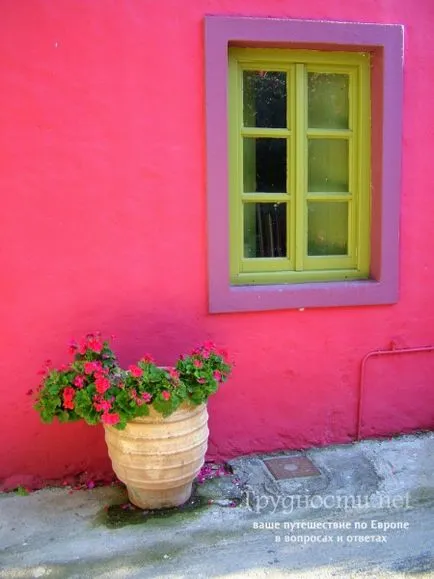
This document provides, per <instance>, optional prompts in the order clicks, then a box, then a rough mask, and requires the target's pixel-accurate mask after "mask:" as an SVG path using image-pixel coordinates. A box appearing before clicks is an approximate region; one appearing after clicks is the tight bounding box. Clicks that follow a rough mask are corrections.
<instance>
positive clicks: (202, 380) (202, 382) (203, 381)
mask: <svg viewBox="0 0 434 579" xmlns="http://www.w3.org/2000/svg"><path fill="white" fill-rule="evenodd" d="M197 381H198V382H199V384H205V383H206V380H205V378H198V379H197Z"/></svg>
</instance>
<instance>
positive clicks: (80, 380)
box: [74, 376, 84, 388]
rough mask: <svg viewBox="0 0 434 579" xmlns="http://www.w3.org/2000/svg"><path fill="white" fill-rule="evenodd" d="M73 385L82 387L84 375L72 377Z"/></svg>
mask: <svg viewBox="0 0 434 579" xmlns="http://www.w3.org/2000/svg"><path fill="white" fill-rule="evenodd" d="M74 386H76V387H77V388H83V386H84V376H76V377H75V378H74Z"/></svg>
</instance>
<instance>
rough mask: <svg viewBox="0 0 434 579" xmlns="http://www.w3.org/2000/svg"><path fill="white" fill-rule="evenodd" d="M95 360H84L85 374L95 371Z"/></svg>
mask: <svg viewBox="0 0 434 579" xmlns="http://www.w3.org/2000/svg"><path fill="white" fill-rule="evenodd" d="M95 370H96V368H95V362H85V363H84V373H85V374H92V373H93V372H95Z"/></svg>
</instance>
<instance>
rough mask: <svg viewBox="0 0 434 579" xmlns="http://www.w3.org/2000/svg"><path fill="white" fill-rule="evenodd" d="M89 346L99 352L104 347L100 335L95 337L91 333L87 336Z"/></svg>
mask: <svg viewBox="0 0 434 579" xmlns="http://www.w3.org/2000/svg"><path fill="white" fill-rule="evenodd" d="M87 347H88V348H89V350H92V351H93V352H97V353H99V352H101V350H102V349H103V347H104V344H103V343H102V342H101V340H100V339H99V337H95V336H94V335H93V334H90V335H89V336H88V338H87Z"/></svg>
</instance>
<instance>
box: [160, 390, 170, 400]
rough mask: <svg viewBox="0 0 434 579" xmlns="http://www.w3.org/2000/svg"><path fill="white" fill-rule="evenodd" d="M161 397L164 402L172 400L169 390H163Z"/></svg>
mask: <svg viewBox="0 0 434 579" xmlns="http://www.w3.org/2000/svg"><path fill="white" fill-rule="evenodd" d="M161 396H162V397H163V398H164V400H170V392H168V391H167V390H163V392H162V393H161Z"/></svg>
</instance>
